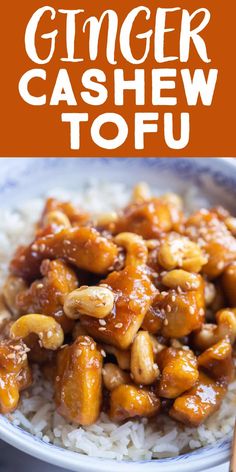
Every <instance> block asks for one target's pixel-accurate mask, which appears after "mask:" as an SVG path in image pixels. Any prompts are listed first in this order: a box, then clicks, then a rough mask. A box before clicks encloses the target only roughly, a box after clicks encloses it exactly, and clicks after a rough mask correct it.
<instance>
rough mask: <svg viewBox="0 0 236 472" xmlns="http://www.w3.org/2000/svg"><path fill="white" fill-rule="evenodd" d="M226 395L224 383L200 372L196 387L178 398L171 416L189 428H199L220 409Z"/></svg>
mask: <svg viewBox="0 0 236 472" xmlns="http://www.w3.org/2000/svg"><path fill="white" fill-rule="evenodd" d="M225 394H226V386H225V384H224V383H221V382H218V381H215V380H213V379H211V378H210V377H208V375H206V374H204V373H203V372H201V371H200V373H199V379H198V381H197V383H196V385H195V386H194V387H193V388H191V389H190V390H189V391H188V392H186V393H184V394H183V395H181V396H180V397H178V398H176V400H175V401H174V404H173V406H172V408H171V410H170V416H171V417H172V418H174V419H176V420H178V421H180V422H181V423H184V424H186V425H187V426H191V427H192V426H193V427H197V426H199V425H200V424H202V423H203V422H204V421H205V420H206V419H207V418H208V417H209V416H210V415H212V414H213V413H214V412H215V411H216V410H217V409H218V408H219V407H220V404H221V401H222V400H223V397H224V396H225Z"/></svg>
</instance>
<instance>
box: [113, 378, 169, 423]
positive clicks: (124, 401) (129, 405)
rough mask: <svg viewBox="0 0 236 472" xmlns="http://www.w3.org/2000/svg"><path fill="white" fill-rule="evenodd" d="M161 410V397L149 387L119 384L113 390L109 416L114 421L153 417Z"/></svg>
mask: <svg viewBox="0 0 236 472" xmlns="http://www.w3.org/2000/svg"><path fill="white" fill-rule="evenodd" d="M159 410H160V400H159V398H157V396H156V395H155V393H153V392H151V391H149V390H147V389H142V388H139V387H135V386H134V385H119V387H116V388H115V389H114V390H113V391H112V392H111V397H110V410H109V416H110V419H111V420H112V421H124V420H126V419H128V418H134V417H151V416H155V415H156V414H157V413H158V412H159Z"/></svg>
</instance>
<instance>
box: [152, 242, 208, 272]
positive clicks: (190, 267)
mask: <svg viewBox="0 0 236 472" xmlns="http://www.w3.org/2000/svg"><path fill="white" fill-rule="evenodd" d="M158 260H159V263H160V264H161V265H162V267H164V269H166V270H172V269H175V268H176V267H181V268H182V269H184V270H187V271H189V272H200V270H201V268H202V266H203V265H204V264H206V263H207V258H206V256H205V255H204V254H203V252H202V250H201V248H200V247H199V246H198V245H197V244H196V243H194V242H193V241H190V240H189V239H188V238H186V237H185V236H180V235H177V234H170V235H169V236H167V237H166V239H165V240H164V241H163V243H162V244H161V246H160V251H159V254H158Z"/></svg>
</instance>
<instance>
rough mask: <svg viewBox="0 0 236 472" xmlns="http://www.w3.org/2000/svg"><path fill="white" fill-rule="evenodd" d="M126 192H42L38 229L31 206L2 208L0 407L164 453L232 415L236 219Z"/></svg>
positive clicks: (42, 432)
mask: <svg viewBox="0 0 236 472" xmlns="http://www.w3.org/2000/svg"><path fill="white" fill-rule="evenodd" d="M120 190H121V188H120V187H119V185H117V186H116V185H114V186H113V185H112V186H111V187H110V188H109V187H107V188H106V189H105V191H104V197H103V198H105V201H106V191H107V192H108V194H109V196H110V198H107V201H108V203H109V201H111V205H110V207H109V204H108V205H107V206H106V205H104V202H102V204H101V208H102V211H100V208H99V205H98V199H99V198H100V199H101V198H102V194H103V191H102V190H100V195H99V197H98V193H99V192H97V191H96V189H94V188H93V189H91V188H90V189H89V191H88V190H87V197H88V196H89V198H87V206H88V207H89V208H88V207H87V208H84V210H80V209H79V207H78V206H77V205H74V204H73V202H70V201H63V202H62V201H60V199H57V198H52V197H50V198H49V199H47V200H46V203H45V204H44V207H43V208H42V204H41V202H37V205H38V207H39V211H35V221H34V224H35V227H34V235H31V234H30V232H31V230H32V222H31V212H30V207H28V210H27V207H26V209H25V213H24V212H23V213H22V212H21V213H17V214H16V213H12V214H11V212H9V213H8V214H7V213H5V216H4V218H5V220H4V218H3V221H2V223H1V225H2V227H3V231H2V237H3V240H4V235H5V248H7V245H9V248H7V250H5V252H4V251H3V254H1V260H2V263H1V277H2V282H3V289H2V297H3V304H2V307H1V313H2V316H0V327H1V328H0V329H1V332H0V335H1V341H0V379H1V388H0V410H1V412H2V413H4V414H10V417H11V420H12V421H13V423H14V424H18V425H21V426H22V427H24V428H25V429H27V430H28V431H30V432H32V433H33V434H36V435H37V436H38V437H41V438H42V439H43V440H44V441H46V442H52V443H54V444H57V445H61V446H64V447H66V448H69V449H71V450H75V451H79V452H82V453H85V454H88V455H93V456H98V457H106V458H116V459H129V460H137V459H141V458H143V459H150V458H158V457H168V456H172V455H178V454H180V453H182V452H185V451H188V450H191V449H194V448H198V447H200V446H202V445H205V444H209V443H211V442H213V441H215V440H216V439H218V438H221V437H223V436H224V435H225V434H228V433H229V432H230V431H231V429H232V426H233V412H234V408H235V403H236V402H235V389H236V382H234V381H233V378H234V361H233V349H232V346H233V344H234V341H235V337H236V309H235V308H234V307H235V305H234V299H235V294H234V283H233V282H234V277H235V271H234V263H235V261H236V240H235V238H234V235H235V231H234V230H235V225H234V224H232V222H233V221H234V219H233V217H232V216H231V215H230V214H229V213H228V212H227V211H226V210H224V209H222V208H221V207H219V208H213V209H212V210H209V209H206V208H203V209H200V210H199V209H198V210H197V211H196V212H194V213H193V214H190V215H188V214H187V213H185V211H184V204H183V201H182V199H181V197H180V196H179V195H175V194H166V195H164V196H159V197H152V195H151V193H150V191H149V189H148V187H147V185H140V184H139V185H138V186H136V187H135V189H134V191H133V196H132V200H131V202H130V203H129V202H127V201H126V202H125V199H126V198H127V193H126V192H124V193H125V198H124V199H123V201H121V200H122V199H121V198H120V195H119V192H120ZM81 200H82V201H84V203H86V192H84V197H83V199H81ZM38 203H39V204H38ZM122 203H125V204H126V205H125V208H124V210H123V209H121V204H122ZM40 206H41V208H40ZM84 207H86V205H84ZM88 209H90V210H91V211H90V213H89V212H88ZM103 210H104V211H103ZM36 216H37V218H36ZM11 221H12V224H13V226H11ZM14 222H16V223H17V224H18V234H19V237H18V234H17V231H16V232H15V231H14ZM17 224H16V229H17ZM4 225H5V227H4ZM25 225H26V226H27V227H26V229H25ZM23 231H24V235H23V234H22V233H23ZM15 233H16V234H15ZM30 237H32V239H33V241H32V239H31V242H30ZM18 240H19V241H18ZM18 242H19V243H20V244H21V243H25V244H24V246H22V245H21V246H20V247H17V243H18ZM12 247H14V248H16V251H15V254H14V255H13V257H10V256H11V249H12ZM10 258H11V260H10V264H9V274H7V270H6V269H7V265H8V263H9V259H10ZM222 420H223V421H222ZM119 423H120V426H119Z"/></svg>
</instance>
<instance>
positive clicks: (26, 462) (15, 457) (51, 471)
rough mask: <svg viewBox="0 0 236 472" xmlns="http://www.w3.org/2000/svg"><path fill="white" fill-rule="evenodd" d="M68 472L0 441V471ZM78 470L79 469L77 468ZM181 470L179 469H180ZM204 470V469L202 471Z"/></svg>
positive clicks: (223, 470)
mask: <svg viewBox="0 0 236 472" xmlns="http://www.w3.org/2000/svg"><path fill="white" fill-rule="evenodd" d="M16 471H17V472H32V471H33V472H68V471H66V470H65V469H61V468H59V467H54V466H52V465H49V464H47V463H45V462H41V461H39V460H37V459H33V458H32V457H30V456H28V455H27V454H24V453H23V452H20V451H18V450H17V449H15V448H13V447H11V446H9V445H8V444H6V443H4V442H3V441H0V472H16ZM78 472H79V469H78ZM180 472H181V471H180ZM202 472H204V471H202ZM205 472H229V465H228V464H225V465H223V466H219V467H214V468H213V469H207V471H205Z"/></svg>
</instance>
